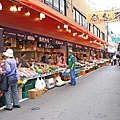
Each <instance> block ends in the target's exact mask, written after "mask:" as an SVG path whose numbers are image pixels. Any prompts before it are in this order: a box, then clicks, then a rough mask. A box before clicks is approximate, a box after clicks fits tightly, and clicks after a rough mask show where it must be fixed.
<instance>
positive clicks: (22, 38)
mask: <svg viewBox="0 0 120 120" xmlns="http://www.w3.org/2000/svg"><path fill="white" fill-rule="evenodd" d="M16 38H17V39H19V40H26V35H24V34H20V33H18V34H17V37H16Z"/></svg>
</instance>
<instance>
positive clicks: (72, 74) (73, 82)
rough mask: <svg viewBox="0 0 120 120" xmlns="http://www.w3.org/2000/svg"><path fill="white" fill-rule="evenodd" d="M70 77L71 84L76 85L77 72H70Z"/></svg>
mask: <svg viewBox="0 0 120 120" xmlns="http://www.w3.org/2000/svg"><path fill="white" fill-rule="evenodd" d="M70 75H71V83H72V84H76V76H75V70H74V69H73V70H70Z"/></svg>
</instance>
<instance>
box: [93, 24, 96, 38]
mask: <svg viewBox="0 0 120 120" xmlns="http://www.w3.org/2000/svg"><path fill="white" fill-rule="evenodd" d="M93 34H94V35H96V36H97V27H96V26H95V25H93Z"/></svg>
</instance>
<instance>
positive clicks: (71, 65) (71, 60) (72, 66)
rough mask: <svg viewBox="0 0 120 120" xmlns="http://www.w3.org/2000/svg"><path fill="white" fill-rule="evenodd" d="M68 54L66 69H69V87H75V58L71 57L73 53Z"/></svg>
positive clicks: (70, 51)
mask: <svg viewBox="0 0 120 120" xmlns="http://www.w3.org/2000/svg"><path fill="white" fill-rule="evenodd" d="M68 54H69V59H68V67H69V69H70V75H71V82H70V84H71V85H76V75H75V68H76V64H75V56H74V55H73V51H72V50H69V51H68Z"/></svg>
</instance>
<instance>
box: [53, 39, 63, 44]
mask: <svg viewBox="0 0 120 120" xmlns="http://www.w3.org/2000/svg"><path fill="white" fill-rule="evenodd" d="M52 44H53V45H65V42H64V41H61V40H57V39H53V40H52Z"/></svg>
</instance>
